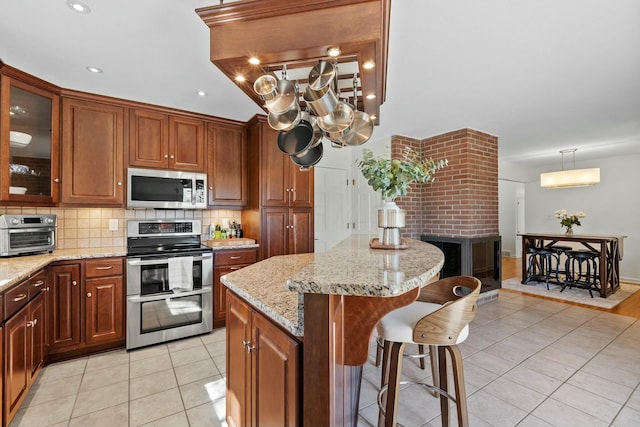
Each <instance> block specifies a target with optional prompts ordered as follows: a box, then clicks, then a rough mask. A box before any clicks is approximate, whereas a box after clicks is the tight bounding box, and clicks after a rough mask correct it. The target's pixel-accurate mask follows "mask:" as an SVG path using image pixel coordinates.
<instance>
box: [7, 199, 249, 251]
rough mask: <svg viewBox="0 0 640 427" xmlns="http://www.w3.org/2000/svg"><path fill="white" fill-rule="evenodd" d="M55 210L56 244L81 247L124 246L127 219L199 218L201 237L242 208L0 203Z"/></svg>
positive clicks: (236, 218) (238, 219)
mask: <svg viewBox="0 0 640 427" xmlns="http://www.w3.org/2000/svg"><path fill="white" fill-rule="evenodd" d="M5 213H8V214H36V213H38V214H55V215H57V217H58V230H57V242H56V245H57V248H58V249H82V248H97V247H110V246H125V245H126V243H127V242H126V240H127V236H126V233H127V220H130V219H165V218H166V219H199V220H200V221H201V222H202V231H201V232H202V240H207V238H208V236H209V226H210V225H211V224H222V223H225V222H226V221H225V220H228V221H229V222H231V221H236V222H238V223H239V222H241V211H238V210H225V209H211V210H156V209H133V210H132V209H121V208H114V209H111V208H26V207H22V208H20V207H5V206H0V214H5ZM110 220H116V221H117V223H118V229H117V230H114V231H111V230H109V222H110Z"/></svg>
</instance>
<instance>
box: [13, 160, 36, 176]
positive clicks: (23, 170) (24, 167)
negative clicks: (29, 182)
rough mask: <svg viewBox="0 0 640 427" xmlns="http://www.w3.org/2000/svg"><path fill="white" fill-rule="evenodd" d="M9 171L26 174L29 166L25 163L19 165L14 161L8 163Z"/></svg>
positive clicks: (28, 171) (29, 169)
mask: <svg viewBox="0 0 640 427" xmlns="http://www.w3.org/2000/svg"><path fill="white" fill-rule="evenodd" d="M9 171H10V172H11V173H19V174H24V175H26V174H28V173H30V171H31V168H30V167H29V166H27V165H19V164H16V163H10V164H9Z"/></svg>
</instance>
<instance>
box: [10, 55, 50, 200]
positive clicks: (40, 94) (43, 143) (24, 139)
mask: <svg viewBox="0 0 640 427" xmlns="http://www.w3.org/2000/svg"><path fill="white" fill-rule="evenodd" d="M19 77H22V76H21V75H20V74H17V73H15V72H14V71H13V70H12V69H11V68H10V67H7V66H3V65H2V64H1V63H0V168H1V169H0V200H2V201H6V202H7V204H8V205H12V204H14V202H15V204H16V205H26V206H28V205H29V204H30V203H34V204H38V205H40V206H42V205H43V204H55V203H56V202H57V201H58V190H59V182H60V179H59V158H58V153H59V143H60V142H59V119H60V117H59V114H60V112H59V110H60V109H59V103H60V99H59V95H58V94H57V93H55V88H53V87H51V88H49V87H48V86H49V85H48V84H47V83H44V82H41V81H39V80H38V79H35V78H33V79H31V78H30V76H28V75H26V76H24V77H25V78H24V79H20V78H19Z"/></svg>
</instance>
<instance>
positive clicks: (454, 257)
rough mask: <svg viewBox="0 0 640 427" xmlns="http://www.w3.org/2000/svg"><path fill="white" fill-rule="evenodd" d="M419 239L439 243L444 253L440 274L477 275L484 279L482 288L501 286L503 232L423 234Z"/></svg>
mask: <svg viewBox="0 0 640 427" xmlns="http://www.w3.org/2000/svg"><path fill="white" fill-rule="evenodd" d="M420 240H422V241H423V242H427V243H431V244H432V245H434V246H437V247H438V248H440V249H441V250H442V252H443V253H444V266H443V267H442V270H441V271H440V277H441V278H445V277H451V276H460V275H462V276H474V277H476V278H478V279H480V281H481V282H482V288H481V289H480V292H488V291H491V290H494V289H499V288H501V287H502V280H501V276H502V275H501V270H502V256H501V253H502V252H501V239H500V236H498V235H495V236H486V237H443V236H432V235H428V234H423V235H421V236H420Z"/></svg>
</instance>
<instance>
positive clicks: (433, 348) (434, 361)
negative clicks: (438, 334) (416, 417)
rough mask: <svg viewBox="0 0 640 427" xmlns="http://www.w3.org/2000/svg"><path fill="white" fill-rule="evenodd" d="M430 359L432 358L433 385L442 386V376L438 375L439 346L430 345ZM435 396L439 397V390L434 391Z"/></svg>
mask: <svg viewBox="0 0 640 427" xmlns="http://www.w3.org/2000/svg"><path fill="white" fill-rule="evenodd" d="M429 359H431V378H432V379H433V386H434V387H436V388H440V377H439V376H438V347H436V346H435V345H430V346H429ZM433 397H438V392H437V391H434V392H433Z"/></svg>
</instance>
